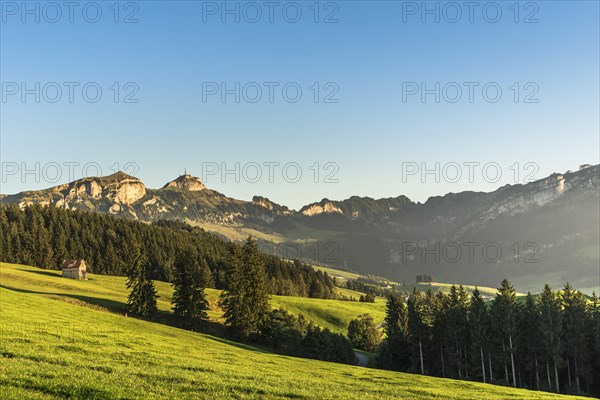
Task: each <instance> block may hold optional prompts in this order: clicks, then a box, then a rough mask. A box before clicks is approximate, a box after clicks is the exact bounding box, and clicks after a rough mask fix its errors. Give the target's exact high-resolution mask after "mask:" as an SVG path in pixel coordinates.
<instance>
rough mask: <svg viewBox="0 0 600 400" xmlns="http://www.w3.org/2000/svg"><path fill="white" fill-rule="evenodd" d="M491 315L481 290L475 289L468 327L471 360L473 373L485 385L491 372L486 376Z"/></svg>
mask: <svg viewBox="0 0 600 400" xmlns="http://www.w3.org/2000/svg"><path fill="white" fill-rule="evenodd" d="M488 319H489V315H488V311H487V307H486V305H485V301H484V300H483V297H482V296H481V292H480V291H479V289H477V288H475V290H474V291H473V293H472V295H471V303H470V305H469V317H468V321H469V323H468V327H469V336H470V338H471V355H472V356H471V358H472V360H473V361H472V365H473V367H472V368H473V371H474V373H475V374H476V375H477V376H480V377H481V379H482V381H483V382H484V383H485V382H487V381H488V379H489V371H488V373H487V374H486V367H485V364H486V362H485V350H486V349H487V346H488V340H489V339H488V335H489V321H488Z"/></svg>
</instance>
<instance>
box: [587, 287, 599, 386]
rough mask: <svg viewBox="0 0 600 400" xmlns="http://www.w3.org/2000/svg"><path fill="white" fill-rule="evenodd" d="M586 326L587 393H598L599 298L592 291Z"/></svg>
mask: <svg viewBox="0 0 600 400" xmlns="http://www.w3.org/2000/svg"><path fill="white" fill-rule="evenodd" d="M587 312H588V317H587V319H588V326H587V328H586V332H587V337H588V345H587V347H586V349H587V351H588V352H589V359H590V364H591V365H590V368H589V371H588V373H587V381H588V382H589V385H588V387H589V386H591V387H592V390H588V393H590V394H592V392H593V393H595V394H596V395H600V299H599V298H598V296H597V295H596V292H593V293H592V299H591V301H590V302H589V303H588V311H587Z"/></svg>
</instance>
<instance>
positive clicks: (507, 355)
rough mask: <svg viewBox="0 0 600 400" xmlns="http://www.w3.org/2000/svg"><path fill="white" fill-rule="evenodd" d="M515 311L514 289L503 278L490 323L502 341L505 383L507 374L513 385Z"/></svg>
mask: <svg viewBox="0 0 600 400" xmlns="http://www.w3.org/2000/svg"><path fill="white" fill-rule="evenodd" d="M516 311H517V294H516V291H515V289H514V287H513V286H512V284H511V283H510V282H509V281H508V279H503V280H502V283H501V284H500V288H498V292H497V293H496V296H495V297H494V300H493V302H492V324H493V329H494V331H495V334H496V335H497V337H498V339H499V341H500V342H501V343H502V361H503V365H504V375H505V379H506V383H507V384H509V382H510V379H509V376H512V384H513V386H515V387H516V386H517V380H516V371H515V361H514V352H513V350H514V343H513V340H514V339H515V329H516V321H515V317H516ZM508 364H510V366H511V368H510V369H511V373H510V374H509V372H508Z"/></svg>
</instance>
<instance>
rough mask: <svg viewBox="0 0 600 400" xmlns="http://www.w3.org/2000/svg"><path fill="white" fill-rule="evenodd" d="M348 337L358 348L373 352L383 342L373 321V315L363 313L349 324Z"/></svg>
mask: <svg viewBox="0 0 600 400" xmlns="http://www.w3.org/2000/svg"><path fill="white" fill-rule="evenodd" d="M348 339H350V341H351V342H352V344H354V347H356V348H357V349H360V350H364V351H368V352H371V353H372V352H375V351H376V350H377V347H378V346H379V343H380V342H381V334H380V333H379V329H377V326H376V325H375V323H374V322H373V317H371V316H370V315H369V314H363V315H361V316H359V317H358V318H356V319H353V320H352V321H350V324H348Z"/></svg>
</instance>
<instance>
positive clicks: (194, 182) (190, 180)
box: [162, 172, 206, 192]
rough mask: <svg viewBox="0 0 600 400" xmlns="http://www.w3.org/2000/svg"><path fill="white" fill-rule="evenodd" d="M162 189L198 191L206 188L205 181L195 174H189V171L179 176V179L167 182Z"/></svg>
mask: <svg viewBox="0 0 600 400" xmlns="http://www.w3.org/2000/svg"><path fill="white" fill-rule="evenodd" d="M162 189H176V190H184V191H188V192H198V191H200V190H204V189H206V186H204V183H202V181H201V180H200V178H197V177H195V176H192V175H190V174H188V173H187V172H186V173H184V174H183V175H181V176H179V177H178V178H177V179H175V180H172V181H171V182H169V183H167V184H166V185H165V186H163V187H162Z"/></svg>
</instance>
